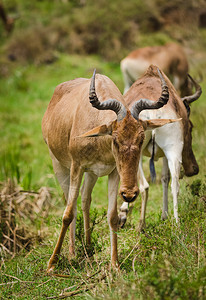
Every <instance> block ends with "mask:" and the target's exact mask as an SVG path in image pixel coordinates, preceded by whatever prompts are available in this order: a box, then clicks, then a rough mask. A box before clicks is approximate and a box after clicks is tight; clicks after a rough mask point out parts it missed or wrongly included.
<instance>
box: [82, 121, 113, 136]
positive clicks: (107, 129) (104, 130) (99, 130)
mask: <svg viewBox="0 0 206 300" xmlns="http://www.w3.org/2000/svg"><path fill="white" fill-rule="evenodd" d="M112 123H113V122H112ZM112 123H111V124H109V125H108V126H107V125H101V126H98V127H95V128H93V129H92V130H89V131H87V132H85V133H84V134H82V135H79V136H78V137H97V136H104V135H111V134H112Z"/></svg>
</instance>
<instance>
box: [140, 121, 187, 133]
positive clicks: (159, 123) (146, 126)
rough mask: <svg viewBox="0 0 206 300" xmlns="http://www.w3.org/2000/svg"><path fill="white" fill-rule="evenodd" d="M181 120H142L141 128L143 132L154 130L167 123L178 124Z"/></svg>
mask: <svg viewBox="0 0 206 300" xmlns="http://www.w3.org/2000/svg"><path fill="white" fill-rule="evenodd" d="M181 120H182V118H180V119H153V120H144V121H143V120H142V122H143V127H144V129H145V130H150V129H155V128H157V127H161V126H164V125H166V124H169V123H174V122H179V121H181Z"/></svg>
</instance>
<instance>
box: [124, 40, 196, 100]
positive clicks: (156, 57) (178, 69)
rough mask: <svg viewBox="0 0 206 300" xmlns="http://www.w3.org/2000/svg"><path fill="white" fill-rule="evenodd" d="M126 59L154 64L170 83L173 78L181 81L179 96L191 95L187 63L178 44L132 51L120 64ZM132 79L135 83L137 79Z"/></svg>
mask: <svg viewBox="0 0 206 300" xmlns="http://www.w3.org/2000/svg"><path fill="white" fill-rule="evenodd" d="M127 59H133V60H138V61H141V60H142V61H143V62H144V61H145V62H147V63H148V65H151V64H154V65H156V66H158V67H159V69H161V70H162V71H163V72H164V73H165V74H166V75H167V76H168V77H169V78H170V80H172V81H173V78H174V76H177V77H178V78H180V80H181V83H180V86H179V87H178V88H179V89H180V91H181V96H182V97H183V96H186V95H189V94H190V93H191V88H190V85H189V82H188V79H187V74H188V70H189V67H188V61H187V57H186V54H185V52H184V50H183V48H182V47H181V46H180V45H179V44H176V43H168V44H166V45H163V46H151V47H149V46H148V47H144V48H139V49H137V50H134V51H132V52H131V53H130V54H129V55H128V56H127V57H126V58H124V59H123V60H122V62H123V61H126V60H127ZM137 63H138V62H137ZM134 64H135V62H134ZM146 68H147V67H146ZM144 71H146V69H145V70H144ZM127 72H128V74H129V73H130V70H129V69H127ZM143 73H144V72H142V74H143ZM133 79H134V81H135V80H137V79H138V78H133ZM176 88H177V87H176Z"/></svg>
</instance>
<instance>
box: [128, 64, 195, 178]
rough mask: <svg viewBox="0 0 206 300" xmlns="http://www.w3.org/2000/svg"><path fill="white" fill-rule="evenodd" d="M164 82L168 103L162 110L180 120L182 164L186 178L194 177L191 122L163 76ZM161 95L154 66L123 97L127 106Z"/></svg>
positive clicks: (180, 101)
mask: <svg viewBox="0 0 206 300" xmlns="http://www.w3.org/2000/svg"><path fill="white" fill-rule="evenodd" d="M165 80H166V83H167V86H168V89H169V95H170V96H169V101H168V104H167V105H166V106H165V107H164V108H163V109H164V110H173V111H175V112H176V118H177V119H179V118H182V125H183V126H182V129H183V136H184V147H183V152H182V160H183V161H182V163H183V167H184V170H185V174H186V175H187V176H192V175H196V174H197V173H198V171H199V167H198V164H197V161H196V159H195V156H194V153H193V150H192V122H191V121H190V120H189V118H188V115H187V110H186V108H185V105H184V104H183V102H182V100H181V98H180V97H179V95H178V94H177V92H176V90H175V88H174V86H173V85H172V84H171V82H170V80H169V79H168V78H167V77H166V76H165ZM160 93H161V86H160V79H159V76H158V73H157V68H156V67H155V66H150V68H149V69H148V70H147V71H146V73H145V74H144V76H142V77H141V78H140V79H139V80H137V81H136V82H135V83H134V84H133V85H132V87H131V88H130V90H129V92H127V93H126V94H125V96H124V99H125V101H126V102H127V104H128V106H129V107H130V106H132V104H133V103H134V102H135V101H136V100H138V99H141V98H148V99H151V100H156V99H157V96H156V95H159V94H160Z"/></svg>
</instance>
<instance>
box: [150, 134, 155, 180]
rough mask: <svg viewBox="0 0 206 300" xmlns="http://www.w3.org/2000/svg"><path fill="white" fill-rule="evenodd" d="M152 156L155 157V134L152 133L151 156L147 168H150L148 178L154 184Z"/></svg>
mask: <svg viewBox="0 0 206 300" xmlns="http://www.w3.org/2000/svg"><path fill="white" fill-rule="evenodd" d="M154 156H155V133H154V131H153V132H152V156H151V158H150V161H149V168H150V177H151V181H152V182H153V183H155V181H156V172H155V165H154Z"/></svg>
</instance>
